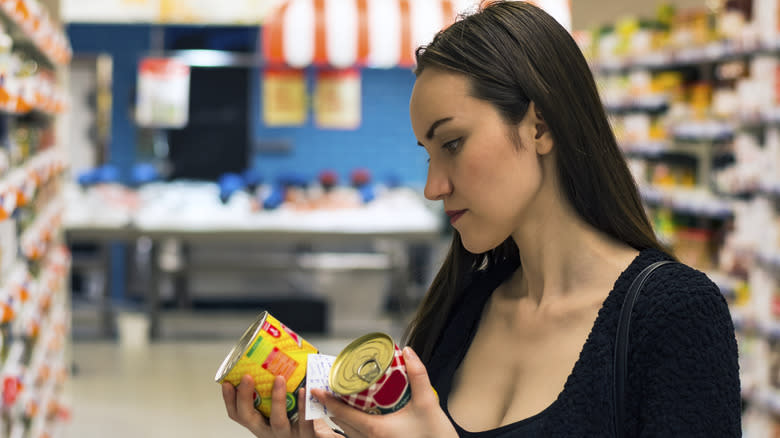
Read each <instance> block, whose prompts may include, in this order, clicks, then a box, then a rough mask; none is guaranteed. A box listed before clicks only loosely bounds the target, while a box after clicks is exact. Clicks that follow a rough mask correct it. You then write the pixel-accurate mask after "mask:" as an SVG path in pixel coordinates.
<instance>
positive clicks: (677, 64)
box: [592, 41, 778, 74]
mask: <svg viewBox="0 0 780 438" xmlns="http://www.w3.org/2000/svg"><path fill="white" fill-rule="evenodd" d="M777 53H778V45H777V43H776V42H773V43H770V44H764V45H755V46H753V47H746V46H743V45H740V44H738V43H736V42H733V41H717V42H713V43H710V44H707V45H706V46H702V47H687V48H684V49H679V50H666V51H659V52H655V53H651V54H647V55H642V56H636V57H630V56H626V57H620V58H618V57H616V58H613V59H602V60H599V61H597V62H595V63H593V64H592V68H593V69H594V70H596V71H599V72H600V73H602V74H609V73H623V72H626V71H628V70H636V69H645V70H672V69H678V68H683V67H691V66H697V65H701V64H708V63H710V64H714V63H723V62H728V61H733V60H737V59H742V58H748V57H753V56H757V55H764V54H767V55H771V54H777Z"/></svg>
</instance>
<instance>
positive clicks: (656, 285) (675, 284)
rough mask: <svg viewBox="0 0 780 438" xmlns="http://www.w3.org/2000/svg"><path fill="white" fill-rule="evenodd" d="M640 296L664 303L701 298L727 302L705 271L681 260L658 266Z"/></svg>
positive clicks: (653, 301)
mask: <svg viewBox="0 0 780 438" xmlns="http://www.w3.org/2000/svg"><path fill="white" fill-rule="evenodd" d="M662 260H664V259H662ZM665 260H669V258H665ZM640 298H641V299H643V301H648V302H651V303H655V304H664V305H670V304H673V303H674V302H680V301H690V300H694V301H697V300H701V299H715V300H717V301H721V300H723V301H724V303H725V299H724V298H723V294H722V293H721V291H720V288H719V287H718V286H717V285H716V284H715V283H714V282H713V281H712V280H711V279H710V278H709V277H708V276H707V275H706V274H705V273H704V272H702V271H699V270H698V269H695V268H693V267H691V266H689V265H687V264H685V263H681V262H673V263H668V264H666V265H663V266H661V267H659V268H657V269H656V270H655V271H654V272H653V274H652V275H651V276H650V277H649V278H648V279H647V280H646V282H645V284H644V286H643V288H642V291H641V294H640Z"/></svg>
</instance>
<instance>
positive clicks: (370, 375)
mask: <svg viewBox="0 0 780 438" xmlns="http://www.w3.org/2000/svg"><path fill="white" fill-rule="evenodd" d="M381 373H382V368H381V367H380V366H379V362H377V361H376V359H369V360H367V361H365V362H363V364H362V365H360V368H358V370H357V375H358V377H360V380H362V381H364V382H366V383H371V382H373V381H374V380H376V378H377V377H379V375H380V374H381Z"/></svg>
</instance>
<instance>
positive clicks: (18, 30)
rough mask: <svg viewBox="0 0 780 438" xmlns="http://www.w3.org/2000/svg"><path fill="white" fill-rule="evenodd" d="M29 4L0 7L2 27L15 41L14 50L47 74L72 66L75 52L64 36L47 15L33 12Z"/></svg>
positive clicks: (7, 4)
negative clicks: (63, 66)
mask: <svg viewBox="0 0 780 438" xmlns="http://www.w3.org/2000/svg"><path fill="white" fill-rule="evenodd" d="M27 3H28V2H25V1H6V2H2V4H0V23H2V25H3V27H4V28H5V29H6V31H7V32H8V34H9V36H10V37H11V39H13V41H14V46H15V47H17V48H20V49H22V50H23V51H24V52H25V53H27V54H28V55H29V56H30V57H31V58H32V59H34V60H35V62H37V63H38V64H40V65H41V66H42V67H44V68H46V69H48V70H55V69H56V68H57V66H59V65H65V64H67V63H68V62H70V59H71V57H72V56H73V51H72V49H71V47H70V43H69V42H68V40H67V38H66V36H65V34H64V32H63V31H62V30H59V29H56V28H55V27H54V24H53V23H52V22H51V21H50V20H49V19H48V16H47V14H46V13H45V12H44V11H42V10H31V9H30V5H28V4H27ZM36 9H39V8H36Z"/></svg>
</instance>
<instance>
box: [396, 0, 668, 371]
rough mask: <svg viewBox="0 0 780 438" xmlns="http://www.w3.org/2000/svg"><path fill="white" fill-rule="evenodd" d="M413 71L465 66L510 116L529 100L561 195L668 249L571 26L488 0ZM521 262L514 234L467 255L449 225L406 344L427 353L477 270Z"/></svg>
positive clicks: (610, 226) (602, 224) (624, 235)
mask: <svg viewBox="0 0 780 438" xmlns="http://www.w3.org/2000/svg"><path fill="white" fill-rule="evenodd" d="M416 57H417V68H416V70H415V74H416V75H417V76H419V75H420V74H421V73H422V72H423V71H424V70H425V69H426V68H429V67H430V68H437V69H443V70H446V71H450V72H455V73H459V74H463V75H464V76H465V77H466V78H467V79H468V80H469V84H470V87H471V93H472V95H473V97H476V98H478V99H482V100H484V101H487V102H489V103H491V104H492V105H494V106H495V107H496V108H497V109H498V111H499V112H500V114H501V116H502V117H503V118H504V119H505V121H506V122H508V123H510V124H516V123H519V122H520V121H521V120H522V119H523V117H524V116H525V114H526V111H527V110H528V106H529V104H530V102H532V101H533V102H534V104H535V105H536V108H537V109H538V110H539V111H540V112H541V114H542V115H543V116H544V120H545V121H546V122H547V125H548V127H549V129H550V132H551V134H552V137H553V139H554V141H555V153H556V163H557V167H558V168H557V173H558V179H559V181H560V185H561V187H562V190H563V192H564V196H565V197H566V198H567V200H568V202H569V203H570V204H571V205H572V206H573V208H574V209H575V211H576V212H577V213H578V214H579V215H580V216H581V217H582V218H583V219H584V220H585V221H586V222H587V223H588V224H590V225H591V226H593V227H594V228H596V229H598V230H600V231H601V232H603V233H605V234H607V235H609V236H612V237H614V238H615V239H618V240H620V241H623V242H625V243H626V244H628V245H631V246H632V247H634V248H636V249H639V250H641V249H645V248H656V249H658V250H661V251H665V252H666V249H665V248H664V247H663V246H662V245H661V244H660V243H659V242H658V240H657V239H656V237H655V233H654V232H653V229H652V226H651V225H650V221H649V220H648V218H647V215H646V214H645V210H644V207H643V205H642V202H641V198H640V196H639V192H638V190H637V186H636V182H635V181H634V179H633V177H632V175H631V173H630V171H629V169H628V166H627V165H626V162H625V159H624V157H623V154H622V153H621V151H620V149H619V148H618V145H617V142H616V140H615V136H614V134H613V132H612V129H611V128H610V125H609V122H608V120H607V116H606V113H605V112H604V107H603V105H602V103H601V99H600V98H599V94H598V90H597V88H596V83H595V81H594V80H593V75H592V74H591V71H590V69H589V67H588V64H587V62H586V61H585V58H584V57H583V55H582V52H580V50H579V47H578V46H577V44H576V43H575V42H574V39H573V38H572V37H571V35H569V33H568V31H566V29H564V28H563V27H562V26H561V25H560V24H558V22H557V21H555V19H553V18H552V17H551V16H550V15H548V14H547V13H546V12H544V11H543V10H541V9H539V8H538V7H536V6H533V5H531V4H530V3H527V2H518V1H507V2H504V1H494V2H491V3H489V4H488V5H487V6H484V7H482V8H481V9H480V10H479V11H478V12H476V13H474V14H473V15H469V16H466V17H463V18H462V19H460V20H459V21H456V22H455V23H454V24H452V25H451V26H450V27H449V28H447V29H445V30H443V31H441V32H439V33H438V34H437V35H436V36H435V37H434V39H433V41H432V42H431V43H430V44H429V45H427V46H422V47H420V48H418V49H417V52H416ZM500 262H508V263H517V264H518V265H519V254H518V249H517V245H516V244H515V242H514V241H513V240H512V238H511V237H509V238H507V240H506V241H505V242H504V243H502V244H501V245H499V246H498V247H497V248H495V249H493V250H491V251H489V252H487V253H483V254H471V253H469V252H468V251H466V249H465V248H464V247H463V244H462V243H461V240H460V236H459V235H458V233H457V231H454V236H453V240H452V245H451V247H450V250H449V254H448V255H447V257H446V259H445V261H444V264H443V265H442V267H441V269H440V270H439V272H438V274H437V275H436V277H435V279H434V280H433V283H432V284H431V287H430V289H429V290H428V293H427V294H426V296H425V298H424V300H423V302H422V305H421V306H420V308H419V310H418V311H417V314H416V315H415V317H414V318H413V320H412V322H411V323H410V325H409V327H408V328H407V331H406V339H407V342H408V344H409V345H410V346H411V347H412V348H414V350H415V351H416V352H417V353H418V354H419V355H420V357H421V358H422V360H423V361H424V362H427V361H428V360H429V359H430V355H431V353H432V351H433V348H434V344H435V342H436V340H437V339H438V337H439V336H440V335H441V332H442V330H443V329H444V325H445V324H446V323H447V320H448V319H449V317H450V314H451V312H452V310H453V307H454V305H455V303H456V302H457V301H458V300H459V299H460V298H461V297H462V295H463V293H464V289H465V287H466V286H467V284H468V282H469V281H470V279H471V278H472V276H473V274H474V273H475V272H477V271H479V270H488V269H490V268H491V267H492V266H495V265H496V264H498V263H500Z"/></svg>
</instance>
